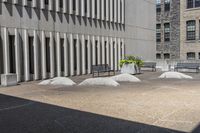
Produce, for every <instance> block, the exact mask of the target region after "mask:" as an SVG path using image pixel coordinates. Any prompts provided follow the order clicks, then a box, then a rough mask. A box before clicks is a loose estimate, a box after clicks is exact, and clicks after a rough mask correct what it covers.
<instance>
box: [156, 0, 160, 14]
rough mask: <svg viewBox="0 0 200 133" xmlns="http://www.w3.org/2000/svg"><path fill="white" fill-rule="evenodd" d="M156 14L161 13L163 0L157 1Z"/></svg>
mask: <svg viewBox="0 0 200 133" xmlns="http://www.w3.org/2000/svg"><path fill="white" fill-rule="evenodd" d="M156 12H157V13H158V12H161V0H157V1H156Z"/></svg>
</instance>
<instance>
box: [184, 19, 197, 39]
mask: <svg viewBox="0 0 200 133" xmlns="http://www.w3.org/2000/svg"><path fill="white" fill-rule="evenodd" d="M186 25H187V40H195V39H196V37H195V34H196V32H195V28H196V23H195V20H190V21H187V22H186Z"/></svg>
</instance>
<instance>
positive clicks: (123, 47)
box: [122, 39, 125, 59]
mask: <svg viewBox="0 0 200 133" xmlns="http://www.w3.org/2000/svg"><path fill="white" fill-rule="evenodd" d="M124 58H125V42H124V39H122V59H124Z"/></svg>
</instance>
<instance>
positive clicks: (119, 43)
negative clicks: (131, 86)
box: [118, 38, 121, 70]
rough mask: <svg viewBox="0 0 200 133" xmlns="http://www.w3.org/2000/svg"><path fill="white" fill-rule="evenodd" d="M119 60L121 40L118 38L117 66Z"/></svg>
mask: <svg viewBox="0 0 200 133" xmlns="http://www.w3.org/2000/svg"><path fill="white" fill-rule="evenodd" d="M120 60H121V40H120V38H118V65H119V63H120ZM119 70H120V67H119Z"/></svg>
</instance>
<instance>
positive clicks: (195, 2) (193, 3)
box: [187, 0, 200, 8]
mask: <svg viewBox="0 0 200 133" xmlns="http://www.w3.org/2000/svg"><path fill="white" fill-rule="evenodd" d="M196 7H200V0H187V8H196Z"/></svg>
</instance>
